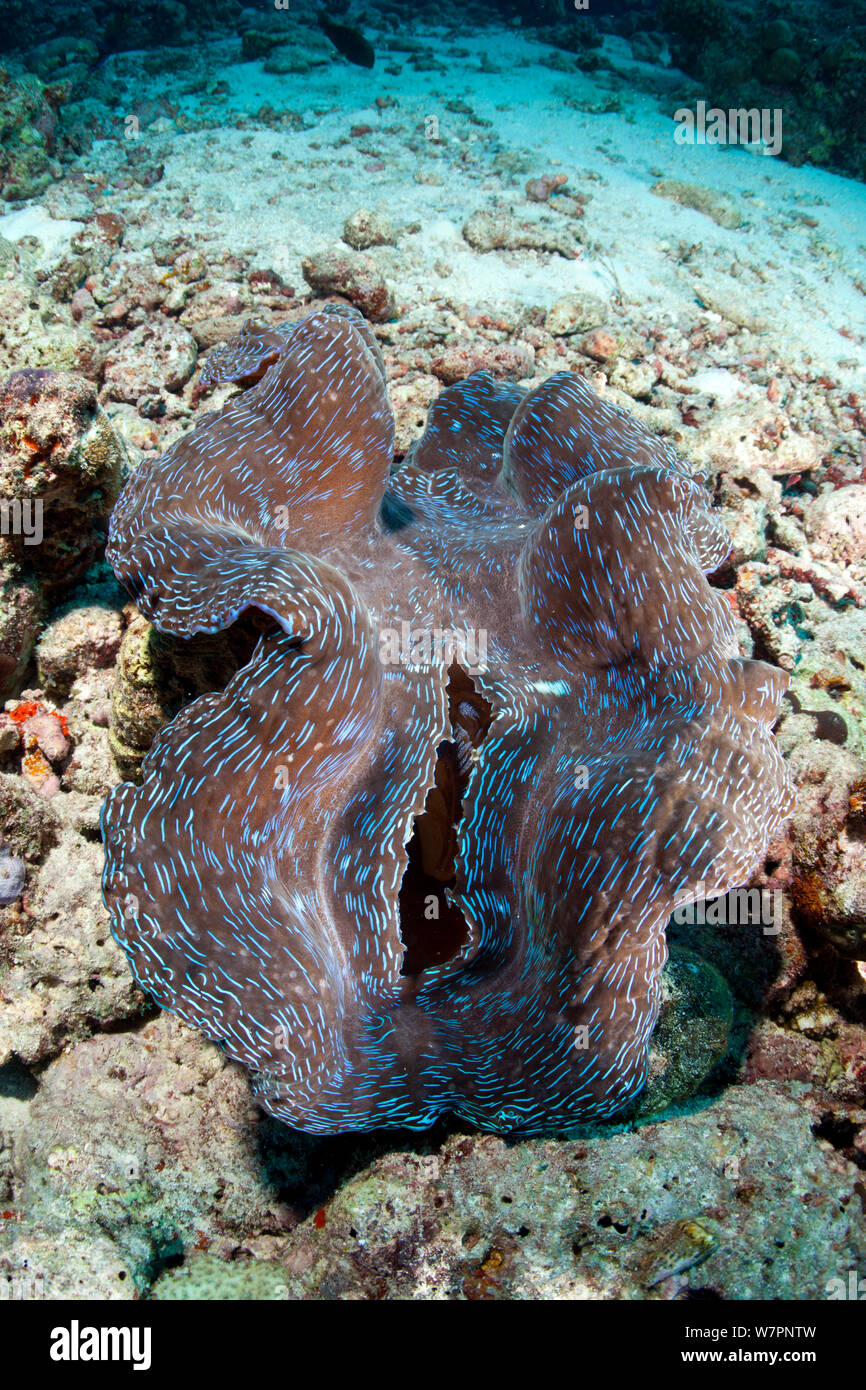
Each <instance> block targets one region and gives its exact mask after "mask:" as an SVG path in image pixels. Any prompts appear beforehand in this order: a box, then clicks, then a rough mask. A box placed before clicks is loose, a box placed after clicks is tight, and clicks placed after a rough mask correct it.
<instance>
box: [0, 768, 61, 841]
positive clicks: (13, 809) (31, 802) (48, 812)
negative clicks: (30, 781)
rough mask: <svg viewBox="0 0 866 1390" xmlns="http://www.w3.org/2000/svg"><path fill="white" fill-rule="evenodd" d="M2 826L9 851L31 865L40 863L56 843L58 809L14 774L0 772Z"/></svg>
mask: <svg viewBox="0 0 866 1390" xmlns="http://www.w3.org/2000/svg"><path fill="white" fill-rule="evenodd" d="M0 825H2V827H3V839H4V841H5V842H6V846H7V848H8V850H9V851H10V852H11V853H12V854H14V855H16V856H17V857H18V858H20V859H24V860H25V861H26V862H27V863H28V864H38V863H39V862H40V860H42V859H43V858H44V856H45V855H46V854H47V853H48V851H49V850H50V849H51V848H52V847H53V846H54V845H56V844H57V841H58V836H59V828H60V827H59V821H58V818H57V813H56V811H54V810H52V808H51V807H50V805H49V804H48V803H47V802H45V801H44V800H43V798H42V797H40V796H39V795H38V794H37V793H36V792H35V791H33V789H32V788H31V787H28V786H27V784H26V783H25V782H24V781H22V779H21V778H20V777H16V776H14V775H13V774H11V773H6V772H3V773H0Z"/></svg>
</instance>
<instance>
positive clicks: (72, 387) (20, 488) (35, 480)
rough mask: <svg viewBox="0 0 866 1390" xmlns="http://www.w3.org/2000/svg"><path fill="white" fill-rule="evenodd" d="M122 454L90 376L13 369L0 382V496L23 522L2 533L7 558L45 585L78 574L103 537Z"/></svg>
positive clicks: (61, 582) (1, 546)
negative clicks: (14, 509) (15, 509)
mask: <svg viewBox="0 0 866 1390" xmlns="http://www.w3.org/2000/svg"><path fill="white" fill-rule="evenodd" d="M125 461H126V454H125V450H124V449H123V446H122V444H121V443H120V441H119V439H118V438H117V436H116V435H115V433H114V431H113V430H112V428H111V425H110V424H109V421H108V418H107V416H106V415H105V413H104V412H103V411H102V410H101V409H100V408H99V405H98V403H97V399H96V390H95V387H94V386H93V384H92V382H90V381H86V380H84V378H83V377H78V376H73V375H71V374H70V373H68V372H53V371H48V370H45V369H36V370H30V369H28V370H24V371H20V372H14V373H13V375H12V376H10V377H9V378H8V379H7V381H6V382H5V383H4V384H3V386H2V387H0V500H3V501H5V502H6V504H7V506H9V507H11V508H15V507H18V508H19V509H20V521H21V525H20V526H18V527H13V530H15V531H16V532H17V533H16V534H13V535H9V536H5V537H3V538H2V540H0V550H2V551H3V552H5V558H6V559H7V560H11V561H13V562H14V563H16V564H17V565H18V566H19V567H20V568H21V569H24V570H29V571H32V572H33V574H34V575H35V576H36V577H37V578H38V580H39V581H40V583H41V585H42V586H43V587H61V586H66V585H68V584H70V583H71V582H73V581H74V580H76V579H78V578H79V577H80V576H81V575H82V574H83V572H84V571H85V570H86V569H87V567H88V566H89V564H90V563H91V561H92V559H93V557H94V555H95V554H96V551H97V549H98V547H99V545H100V544H101V542H102V530H101V528H102V527H103V525H104V523H105V520H106V517H107V514H108V512H109V511H110V510H111V507H112V506H113V505H114V502H115V500H116V498H117V494H118V491H119V488H120V479H121V471H122V468H123V465H124V463H125ZM34 537H36V538H37V539H36V540H35V543H33V542H34Z"/></svg>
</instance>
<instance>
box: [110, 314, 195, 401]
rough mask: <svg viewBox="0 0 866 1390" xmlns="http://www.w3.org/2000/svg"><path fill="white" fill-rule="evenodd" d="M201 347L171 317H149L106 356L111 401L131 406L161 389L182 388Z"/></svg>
mask: <svg viewBox="0 0 866 1390" xmlns="http://www.w3.org/2000/svg"><path fill="white" fill-rule="evenodd" d="M197 357H198V348H197V347H196V342H195V338H193V336H192V334H191V333H189V332H187V330H186V329H185V328H184V327H183V326H182V325H181V324H179V323H175V322H174V321H173V320H172V319H167V318H157V319H150V320H149V321H148V322H147V323H143V324H141V326H140V327H139V328H134V329H133V330H132V332H131V333H127V334H126V335H125V336H124V337H123V338H121V339H120V341H119V342H118V343H117V344H116V345H115V346H114V347H113V348H112V349H111V351H110V352H109V353H108V356H107V357H106V359H105V391H106V395H107V396H108V398H109V399H110V400H114V401H128V402H130V403H131V404H132V405H134V404H135V402H136V401H137V400H138V399H139V397H141V396H154V395H157V394H158V393H159V391H160V389H165V390H166V391H179V390H180V389H181V387H182V386H183V385H184V384H185V383H186V382H187V381H189V379H190V377H191V376H192V374H193V370H194V369H195V364H196V358H197Z"/></svg>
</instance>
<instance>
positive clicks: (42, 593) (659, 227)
mask: <svg viewBox="0 0 866 1390" xmlns="http://www.w3.org/2000/svg"><path fill="white" fill-rule="evenodd" d="M864 59H866V4H864V3H848V0H840V3H832V0H831V2H830V3H822V4H818V3H812V2H811V0H809V2H807V0H802V2H801V3H799V4H797V3H786V4H784V5H783V4H775V3H773V4H769V5H767V4H761V3H757V0H755V2H754V3H752V0H750V2H749V3H745V2H744V3H737V0H659V2H658V3H649V0H646V3H635V4H626V3H615V0H607V3H605V2H604V0H588V3H587V4H585V5H576V4H572V3H566V0H558V2H556V0H551V3H537V4H533V3H518V0H514V2H513V3H508V2H507V0H505V2H504V3H502V4H499V5H492V4H485V3H481V2H480V0H477V2H473V0H469V2H468V3H454V2H453V0H437V3H435V4H433V3H429V4H428V3H418V4H412V3H396V0H394V3H384V4H380V5H377V4H375V3H370V4H354V3H351V0H343V3H332V4H330V5H324V6H323V5H321V4H308V3H303V0H286V3H285V4H281V3H279V0H277V3H271V4H265V3H259V4H257V5H249V6H241V5H240V4H238V3H235V0H212V3H210V4H207V5H201V4H193V3H188V4H185V3H181V0H159V3H151V2H150V0H141V3H138V4H136V5H135V6H127V5H120V4H116V3H107V0H106V3H95V4H90V5H87V6H83V5H81V4H79V3H75V0H56V2H55V3H54V4H52V5H51V6H47V7H33V6H32V5H30V4H29V3H24V0H21V2H20V3H18V0H0V375H2V381H0V521H2V528H0V531H2V533H0V585H2V589H0V684H2V687H3V688H2V692H0V694H2V699H3V702H4V708H3V712H2V713H0V837H2V840H0V1284H2V1285H3V1290H0V1296H4V1297H9V1298H23V1299H37V1298H40V1299H41V1298H46V1299H62V1298H68V1297H76V1298H95V1299H133V1298H142V1297H144V1298H158V1299H177V1298H213V1299H260V1298H268V1299H286V1298H289V1299H334V1298H337V1299H359V1298H360V1299H407V1298H409V1299H482V1300H484V1299H533V1300H546V1299H573V1300H593V1299H630V1300H635V1299H640V1300H656V1299H661V1300H684V1299H690V1298H703V1299H723V1300H755V1299H763V1298H774V1299H784V1300H824V1299H837V1298H842V1297H848V1296H850V1295H849V1294H848V1292H847V1290H848V1289H849V1288H850V1287H851V1283H850V1281H851V1276H852V1274H853V1275H854V1277H855V1287H856V1280H858V1279H861V1278H863V1277H866V1224H864V1222H866V1218H864V1213H866V1172H864V1169H866V722H864V719H866V713H864V712H866V612H864V610H866V396H864V391H866V374H864V373H866V337H864V334H866V190H864V179H866V124H864V111H866V90H864V88H866V77H864V73H866V63H864ZM327 302H337V303H342V304H350V305H352V306H354V307H355V308H357V309H358V310H360V312H361V313H362V314H363V315H364V317H365V319H366V320H367V322H368V324H370V325H371V327H372V331H373V333H374V334H375V338H376V340H377V341H378V344H379V347H380V349H381V352H382V356H383V359H384V365H385V369H386V377H387V384H388V395H389V399H390V403H391V407H392V409H393V411H394V415H395V420H396V456H397V458H398V460H399V459H402V458H404V457H405V455H406V454H407V452H408V451H409V450H410V448H411V446H412V445H413V443H414V442H415V441H416V440H417V439H418V438H419V437H420V435H421V434H422V431H423V429H424V426H425V423H426V421H427V418H428V412H429V411H430V408H431V407H432V405H433V404H434V402H435V401H436V400H437V398H438V397H439V395H440V394H441V392H442V391H443V389H444V388H446V387H448V386H452V385H454V384H455V383H458V382H460V381H462V380H464V379H465V378H466V377H467V376H469V375H470V374H471V373H473V372H476V371H486V372H489V373H490V374H491V375H492V376H493V377H494V378H495V379H496V380H497V381H501V382H517V383H519V384H520V385H521V386H522V387H524V388H528V387H533V386H537V385H538V384H539V383H540V382H541V381H542V380H544V379H545V378H546V377H549V376H550V375H551V374H553V373H556V372H560V371H566V370H567V371H571V372H574V373H576V374H578V375H579V376H581V377H583V378H585V379H586V381H587V382H588V383H589V384H590V385H592V386H593V387H595V389H596V390H599V391H600V392H601V393H602V394H603V395H604V396H605V398H606V399H608V400H610V401H611V402H613V403H614V404H617V405H620V406H624V407H625V408H627V409H628V411H629V412H630V413H631V414H632V415H634V416H635V417H636V418H637V419H638V420H639V421H641V422H642V423H643V424H644V425H646V426H647V427H648V428H649V429H650V430H651V431H652V432H654V433H655V434H657V435H659V436H661V437H663V438H664V439H665V440H666V441H668V442H669V443H670V444H672V445H673V446H674V447H675V448H676V449H677V450H678V451H679V452H680V453H681V454H682V455H683V456H684V457H685V458H686V459H687V460H689V462H690V463H691V464H692V465H693V466H694V467H695V469H696V470H699V471H701V472H702V473H703V474H704V475H705V476H706V478H707V480H708V485H709V488H710V490H711V493H712V496H713V499H714V502H715V504H716V507H717V509H718V512H719V515H720V516H721V518H722V519H723V521H724V523H725V524H726V526H727V527H728V529H729V531H730V533H731V538H732V552H731V555H730V557H729V559H728V560H727V562H726V563H725V565H724V566H723V567H722V568H721V569H719V570H718V571H717V572H716V573H715V574H714V575H713V577H712V583H713V585H714V587H715V588H716V589H717V590H718V591H719V592H720V593H722V594H723V595H724V597H725V601H726V602H727V603H728V604H729V605H730V610H731V613H732V615H733V616H734V618H735V620H736V624H737V635H738V641H739V647H740V652H741V654H742V655H744V656H754V657H757V658H759V659H760V660H763V661H766V662H769V663H772V664H775V665H777V666H779V667H781V668H782V669H783V670H784V671H785V672H787V673H788V675H789V677H790V691H789V694H788V696H787V697H786V698H785V699H784V701H783V702H782V707H781V712H780V715H779V719H778V722H777V738H778V741H779V744H780V746H781V749H782V751H783V753H784V755H785V758H786V759H787V762H788V766H789V769H790V772H791V774H792V777H793V779H794V782H795V785H796V789H797V801H796V807H795V810H794V813H793V816H792V818H791V820H790V822H789V825H788V828H787V831H786V832H785V834H784V836H783V838H781V839H780V840H779V841H778V842H777V843H775V844H773V845H772V846H771V848H770V854H769V857H768V859H767V861H766V863H765V865H764V866H763V868H762V869H761V870H760V871H759V873H758V874H757V875H756V876H755V878H754V879H753V880H752V883H751V885H750V886H751V887H753V888H755V889H756V890H761V891H763V894H764V898H763V899H762V902H766V903H769V904H771V909H772V910H771V912H770V915H769V916H768V917H767V920H762V921H761V922H745V923H744V922H741V921H736V920H731V914H727V915H726V914H725V913H724V912H713V911H712V910H711V909H708V910H706V911H704V910H703V909H701V908H698V909H697V910H696V911H695V912H694V914H693V915H692V918H691V919H690V920H689V921H686V922H678V923H676V922H675V923H674V924H673V925H672V926H671V927H670V929H669V931H668V945H669V948H670V951H671V956H670V960H669V962H668V965H667V967H666V969H665V973H664V978H663V1002H662V1011H661V1015H660V1019H659V1023H658V1025H657V1028H656V1031H655V1033H654V1035H653V1040H652V1044H651V1068H650V1080H649V1083H648V1086H647V1089H646V1091H645V1092H644V1093H643V1095H642V1096H641V1097H640V1099H639V1100H638V1102H637V1104H636V1106H635V1107H634V1109H633V1112H632V1113H630V1114H628V1115H627V1116H626V1117H625V1118H621V1119H620V1120H619V1121H612V1122H610V1123H607V1124H604V1125H601V1124H600V1125H596V1126H594V1127H590V1126H585V1127H584V1128H583V1129H581V1130H579V1131H576V1132H573V1133H569V1134H568V1135H566V1136H561V1135H551V1136H547V1137H542V1138H534V1139H531V1140H526V1139H524V1140H520V1139H519V1138H518V1139H515V1138H503V1137H499V1136H497V1135H490V1134H479V1133H478V1132H476V1131H475V1130H474V1129H473V1128H472V1127H471V1126H470V1125H467V1124H458V1123H448V1122H446V1121H442V1122H440V1123H439V1124H437V1125H436V1126H435V1127H434V1128H432V1129H431V1130H429V1131H419V1132H410V1131H407V1130H396V1131H390V1132H389V1131H384V1130H381V1131H376V1132H374V1133H372V1134H369V1135H365V1136H358V1135H351V1134H346V1135H336V1136H333V1137H328V1138H316V1137H313V1136H310V1135H304V1134H299V1133H296V1132H294V1131H291V1130H289V1129H288V1128H286V1127H285V1126H283V1125H281V1124H279V1123H278V1122H277V1121H276V1120H274V1119H272V1118H271V1117H269V1116H268V1115H266V1114H264V1113H263V1112H262V1111H261V1110H260V1109H259V1108H258V1107H257V1106H256V1104H255V1103H254V1101H253V1099H252V1094H251V1090H250V1084H249V1078H248V1076H247V1075H246V1073H245V1072H244V1071H243V1070H242V1069H241V1068H240V1067H238V1066H237V1065H235V1064H234V1063H231V1062H229V1061H227V1060H226V1059H225V1057H224V1056H223V1055H222V1053H221V1052H220V1051H219V1049H218V1048H217V1047H215V1046H214V1045H212V1044H211V1043H209V1042H208V1041H207V1040H206V1039H205V1038H204V1036H203V1035H202V1034H201V1033H199V1032H197V1031H195V1030H193V1029H192V1028H190V1027H188V1026H186V1025H185V1024H183V1023H181V1022H180V1021H179V1020H177V1019H176V1018H174V1017H172V1016H171V1015H169V1014H167V1013H164V1012H160V1011H159V1010H157V1009H156V1007H155V1006H154V1004H153V1002H152V1000H151V999H149V997H148V996H147V995H146V994H145V993H143V992H142V991H141V990H140V989H139V988H138V987H137V986H136V984H135V981H134V979H133V977H132V975H131V972H130V969H129V965H128V963H127V959H126V957H125V955H124V953H123V951H122V950H121V949H120V947H119V946H118V945H117V944H116V943H115V941H114V940H113V938H112V936H111V933H110V930H109V923H108V915H107V912H106V910H105V908H104V906H103V903H102V900H101V895H100V879H101V874H102V867H103V846H102V842H101V833H100V824H99V817H100V809H101V806H102V804H103V802H104V799H105V797H106V795H107V794H108V793H109V792H110V790H111V789H112V788H113V787H115V786H116V785H117V784H118V783H120V782H121V781H123V780H133V781H134V780H137V779H138V778H140V775H141V766H142V762H143V760H144V757H145V755H146V753H147V751H148V749H149V748H150V746H151V744H152V742H153V739H154V737H155V735H156V734H157V732H158V731H159V730H160V728H162V727H163V726H164V725H165V724H166V723H167V722H168V721H169V720H170V719H172V718H173V717H174V716H175V715H176V714H177V712H178V711H179V710H180V709H181V708H182V707H183V706H184V705H185V704H187V703H188V702H189V701H190V700H191V699H193V698H194V697H195V696H197V695H200V694H202V693H203V692H206V691H210V690H214V689H219V688H221V687H222V686H223V685H224V684H225V682H226V681H227V680H228V678H229V677H230V676H231V674H232V673H233V672H234V671H235V670H236V669H237V668H238V667H239V666H240V665H241V664H243V662H244V661H246V660H247V657H248V655H249V645H248V634H244V633H243V632H238V631H236V630H234V629H232V630H230V631H228V632H227V633H223V634H218V635H216V636H213V637H208V636H204V637H197V638H193V639H190V640H188V641H183V640H180V639H177V638H172V637H169V636H166V635H165V634H162V633H160V632H158V631H157V630H156V628H154V627H153V626H152V625H151V623H149V622H148V621H147V620H146V618H145V617H144V616H143V615H142V614H141V613H139V612H138V611H137V609H136V607H135V604H134V602H133V601H132V600H131V599H130V596H129V594H128V593H126V592H125V590H123V589H122V588H121V586H120V585H119V583H118V582H117V580H116V579H115V577H114V575H113V573H112V570H111V568H110V566H109V565H108V564H107V562H106V560H105V558H104V550H105V539H106V531H107V525H108V517H109V514H110V512H111V509H112V507H113V505H114V503H115V501H116V499H117V497H118V495H119V491H120V488H121V486H122V484H123V482H124V481H125V479H126V478H127V477H129V476H130V475H131V474H132V473H133V472H134V471H135V470H136V469H137V468H138V466H139V465H141V464H142V462H146V461H148V460H152V459H154V458H156V457H157V456H158V455H160V454H162V453H163V452H164V451H165V450H166V449H167V448H169V447H170V446H171V445H172V444H173V443H174V442H175V441H176V440H178V439H179V438H180V437H181V436H183V435H185V434H186V433H187V432H188V431H189V430H190V429H191V428H192V427H193V426H195V425H196V424H197V423H198V422H199V421H200V420H201V418H202V416H204V415H205V413H206V412H208V411H212V410H218V409H219V408H220V407H221V406H222V405H223V404H224V403H225V402H226V401H228V400H229V399H230V398H231V397H232V396H233V395H234V393H235V390H236V388H235V387H234V386H233V385H230V384H219V385H216V386H215V387H214V386H212V385H211V384H210V382H209V381H208V379H207V377H205V378H204V379H203V378H202V368H203V367H204V364H205V362H206V360H207V354H208V353H209V352H210V351H211V350H213V349H217V348H219V347H220V345H222V344H224V343H226V342H228V341H229V340H230V339H231V338H233V337H234V336H235V335H236V334H237V333H238V332H239V331H240V330H241V328H242V326H243V325H244V323H245V322H246V321H247V320H249V319H250V318H254V319H261V320H264V321H265V322H266V323H267V324H269V325H271V326H279V325H283V324H290V323H293V322H294V321H295V320H297V319H299V318H302V317H303V316H304V315H305V314H307V313H309V312H310V310H311V309H314V308H317V307H320V306H321V305H323V304H324V303H327ZM4 1290H5V1291H4Z"/></svg>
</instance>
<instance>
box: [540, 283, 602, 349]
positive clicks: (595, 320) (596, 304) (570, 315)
mask: <svg viewBox="0 0 866 1390" xmlns="http://www.w3.org/2000/svg"><path fill="white" fill-rule="evenodd" d="M607 315H608V306H607V304H606V303H605V301H604V300H603V299H601V298H599V296H598V295H595V294H589V293H575V294H566V295H564V296H563V298H562V299H557V300H556V302H555V303H554V304H551V306H550V308H549V309H548V311H547V315H546V317H545V320H544V326H545V328H546V329H547V331H548V333H552V334H553V336H554V337H555V338H565V337H568V335H569V334H571V333H584V332H585V331H586V330H587V329H588V328H599V327H600V326H601V325H602V324H603V323H604V321H605V319H606V318H607Z"/></svg>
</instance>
